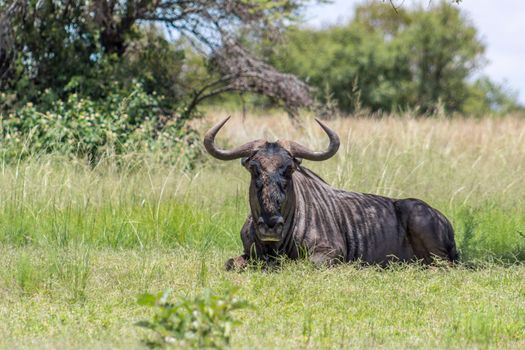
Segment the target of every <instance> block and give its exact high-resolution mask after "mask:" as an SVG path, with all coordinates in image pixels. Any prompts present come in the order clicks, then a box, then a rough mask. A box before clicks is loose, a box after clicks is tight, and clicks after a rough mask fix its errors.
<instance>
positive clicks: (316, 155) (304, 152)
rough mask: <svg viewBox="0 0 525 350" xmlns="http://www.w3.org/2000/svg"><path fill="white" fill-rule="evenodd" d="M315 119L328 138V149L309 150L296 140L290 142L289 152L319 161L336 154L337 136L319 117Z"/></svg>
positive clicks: (337, 147)
mask: <svg viewBox="0 0 525 350" xmlns="http://www.w3.org/2000/svg"><path fill="white" fill-rule="evenodd" d="M315 121H316V122H317V123H319V125H321V128H323V130H324V131H325V132H326V134H327V135H328V138H329V139H330V145H329V146H328V149H327V150H326V151H324V152H314V151H311V150H309V149H308V148H306V147H304V146H302V145H300V144H298V143H296V142H293V141H292V142H290V153H291V154H292V155H293V156H294V157H297V158H304V159H307V160H314V161H321V160H327V159H329V158H331V157H332V156H333V155H334V154H336V152H337V150H338V149H339V144H340V141H339V136H337V134H336V133H335V131H333V130H332V129H330V128H329V127H328V126H326V125H325V124H324V123H322V122H321V121H320V120H319V119H317V118H315Z"/></svg>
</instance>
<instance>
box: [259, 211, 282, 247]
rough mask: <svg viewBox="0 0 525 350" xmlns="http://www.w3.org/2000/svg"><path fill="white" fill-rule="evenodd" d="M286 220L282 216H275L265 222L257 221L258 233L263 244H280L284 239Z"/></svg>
mask: <svg viewBox="0 0 525 350" xmlns="http://www.w3.org/2000/svg"><path fill="white" fill-rule="evenodd" d="M283 226H284V219H283V217H282V216H281V215H274V216H271V217H269V218H268V219H267V220H264V219H263V218H262V217H260V218H259V219H258V220H257V226H256V233H257V237H258V238H259V239H260V240H261V241H262V242H268V243H271V242H279V241H280V240H281V239H282V234H283Z"/></svg>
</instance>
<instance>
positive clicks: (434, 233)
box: [395, 199, 459, 264]
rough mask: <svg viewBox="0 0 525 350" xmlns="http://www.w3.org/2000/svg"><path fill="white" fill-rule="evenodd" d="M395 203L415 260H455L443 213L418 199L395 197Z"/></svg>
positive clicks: (452, 241)
mask: <svg viewBox="0 0 525 350" xmlns="http://www.w3.org/2000/svg"><path fill="white" fill-rule="evenodd" d="M395 206H396V210H397V213H398V217H399V219H400V220H401V223H402V225H403V227H404V228H405V230H406V232H407V236H408V239H409V241H410V243H411V245H412V249H413V250H414V254H415V255H416V258H417V259H421V260H423V262H424V263H426V264H430V263H432V262H433V261H434V259H435V258H436V257H437V258H441V259H444V260H448V261H451V262H454V261H457V259H458V257H459V256H458V253H457V250H456V243H455V241H454V230H453V228H452V225H451V224H450V222H449V221H448V220H447V219H446V218H445V216H444V215H443V214H441V213H440V212H439V211H437V210H436V209H434V208H432V207H430V206H429V205H428V204H426V203H425V202H423V201H421V200H417V199H403V200H398V201H396V202H395Z"/></svg>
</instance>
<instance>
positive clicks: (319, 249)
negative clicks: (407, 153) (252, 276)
mask: <svg viewBox="0 0 525 350" xmlns="http://www.w3.org/2000/svg"><path fill="white" fill-rule="evenodd" d="M227 120H228V119H225V120H224V121H222V122H220V123H218V124H217V125H215V126H214V127H213V128H212V129H210V131H208V133H207V134H206V136H205V140H204V145H205V147H206V149H207V151H208V152H209V153H210V154H211V155H213V156H214V157H216V158H218V159H221V160H232V159H236V158H242V161H241V163H242V165H243V166H244V167H245V168H246V169H247V170H248V171H249V172H250V174H251V182H250V189H249V200H250V210H251V215H250V216H249V217H248V219H247V220H246V222H245V224H244V226H243V228H242V230H241V239H242V241H243V246H244V253H243V254H242V255H241V256H239V257H236V258H232V259H230V260H228V261H227V263H226V268H227V269H231V268H238V267H244V266H246V264H247V261H248V260H249V259H262V260H266V261H271V260H273V259H274V258H275V257H277V256H279V255H285V256H288V257H289V258H291V259H296V258H298V257H300V256H301V255H307V256H308V257H309V259H311V260H312V261H313V262H315V263H322V264H333V263H336V262H346V261H354V260H360V261H363V262H365V263H373V264H386V263H388V262H390V261H417V260H420V261H423V262H424V263H431V262H432V261H433V260H434V258H436V257H437V258H441V259H445V260H448V261H456V260H457V259H458V254H457V251H456V245H455V242H454V231H453V229H452V225H451V224H450V222H449V221H448V220H447V219H446V218H445V217H444V216H443V215H442V214H441V213H440V212H439V211H437V210H436V209H433V208H431V207H430V206H429V205H428V204H426V203H424V202H423V201H421V200H418V199H399V200H398V199H393V198H387V197H382V196H378V195H373V194H364V193H357V192H347V191H343V190H338V189H335V188H332V187H331V186H329V185H328V184H327V183H326V182H324V181H323V180H322V179H321V178H320V177H319V176H317V175H316V174H314V173H313V172H312V171H310V170H308V169H307V168H305V167H303V166H301V165H300V164H301V159H308V160H313V161H322V160H326V159H328V158H330V157H332V156H333V155H334V154H335V153H336V152H337V149H338V148H339V137H338V136H337V134H336V133H335V132H334V131H333V130H331V129H330V128H328V127H327V126H326V125H324V124H323V123H321V122H320V121H318V122H319V124H320V125H321V127H322V128H323V130H324V131H325V132H326V133H327V135H328V137H329V139H330V145H329V147H328V150H326V151H324V152H314V151H311V150H309V149H307V148H305V147H304V146H302V145H300V144H297V143H295V142H293V141H278V142H266V141H264V140H256V141H252V142H249V143H246V144H244V145H242V146H239V147H237V148H235V149H233V150H221V149H218V148H216V147H215V145H214V138H215V135H216V133H217V132H218V130H219V129H220V128H221V127H222V126H223V125H224V124H225V123H226V121H227ZM303 253H304V254H303Z"/></svg>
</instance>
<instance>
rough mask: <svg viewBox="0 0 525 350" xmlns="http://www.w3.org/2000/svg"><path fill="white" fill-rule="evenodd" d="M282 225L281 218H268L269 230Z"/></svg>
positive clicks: (282, 220)
mask: <svg viewBox="0 0 525 350" xmlns="http://www.w3.org/2000/svg"><path fill="white" fill-rule="evenodd" d="M283 223H284V219H283V217H282V216H278V215H275V216H272V217H271V218H270V220H268V223H267V225H268V227H270V228H274V227H276V226H279V225H282V224H283Z"/></svg>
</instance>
